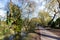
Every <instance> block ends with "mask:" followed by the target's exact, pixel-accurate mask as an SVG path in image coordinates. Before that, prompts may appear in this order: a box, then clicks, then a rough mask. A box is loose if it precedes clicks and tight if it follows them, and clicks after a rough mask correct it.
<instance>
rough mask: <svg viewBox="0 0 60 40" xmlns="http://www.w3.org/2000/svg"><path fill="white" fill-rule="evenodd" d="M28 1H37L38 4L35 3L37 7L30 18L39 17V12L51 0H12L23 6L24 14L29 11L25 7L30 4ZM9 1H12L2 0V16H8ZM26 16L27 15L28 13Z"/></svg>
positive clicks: (0, 9) (0, 10) (0, 12)
mask: <svg viewBox="0 0 60 40" xmlns="http://www.w3.org/2000/svg"><path fill="white" fill-rule="evenodd" d="M28 1H30V2H35V3H36V5H35V6H36V7H35V9H34V12H32V13H33V14H32V15H30V18H33V17H37V16H38V12H39V11H40V10H44V8H45V5H46V4H47V3H48V2H50V0H47V1H46V0H27V1H26V0H24V4H22V2H23V1H22V0H15V1H14V0H12V2H13V3H14V4H16V5H18V6H19V7H20V8H23V12H22V13H23V15H24V13H27V11H26V9H24V7H25V6H26V5H27V4H28ZM9 2H10V1H9V0H0V16H2V17H6V12H7V10H8V7H7V5H8V3H9ZM37 9H38V10H37ZM24 16H26V17H27V15H26V14H25V15H24Z"/></svg>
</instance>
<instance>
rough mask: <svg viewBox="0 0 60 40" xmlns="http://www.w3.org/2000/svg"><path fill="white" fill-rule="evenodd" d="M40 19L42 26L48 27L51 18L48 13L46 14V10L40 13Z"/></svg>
mask: <svg viewBox="0 0 60 40" xmlns="http://www.w3.org/2000/svg"><path fill="white" fill-rule="evenodd" d="M39 19H40V21H41V24H42V25H44V26H47V25H48V22H49V21H50V20H51V17H50V16H49V13H48V12H45V11H44V10H42V11H40V12H39Z"/></svg>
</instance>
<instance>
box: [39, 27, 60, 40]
mask: <svg viewBox="0 0 60 40" xmlns="http://www.w3.org/2000/svg"><path fill="white" fill-rule="evenodd" d="M39 28H40V29H41V30H40V33H41V40H60V38H59V36H57V35H55V34H54V33H52V32H50V31H48V30H46V29H44V28H42V27H39Z"/></svg>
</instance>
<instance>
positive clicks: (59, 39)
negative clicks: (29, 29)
mask: <svg viewBox="0 0 60 40" xmlns="http://www.w3.org/2000/svg"><path fill="white" fill-rule="evenodd" d="M41 35H42V36H45V37H49V38H53V39H57V40H60V38H59V37H55V36H51V35H46V34H41Z"/></svg>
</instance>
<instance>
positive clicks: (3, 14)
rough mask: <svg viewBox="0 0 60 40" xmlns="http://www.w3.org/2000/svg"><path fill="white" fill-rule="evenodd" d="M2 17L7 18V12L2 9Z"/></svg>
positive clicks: (0, 14)
mask: <svg viewBox="0 0 60 40" xmlns="http://www.w3.org/2000/svg"><path fill="white" fill-rule="evenodd" d="M0 17H6V11H5V10H2V9H0Z"/></svg>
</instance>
